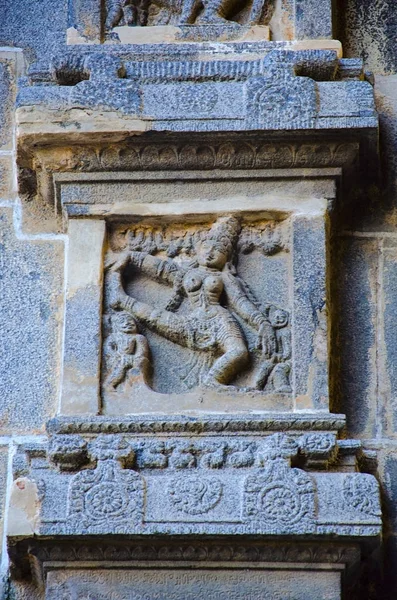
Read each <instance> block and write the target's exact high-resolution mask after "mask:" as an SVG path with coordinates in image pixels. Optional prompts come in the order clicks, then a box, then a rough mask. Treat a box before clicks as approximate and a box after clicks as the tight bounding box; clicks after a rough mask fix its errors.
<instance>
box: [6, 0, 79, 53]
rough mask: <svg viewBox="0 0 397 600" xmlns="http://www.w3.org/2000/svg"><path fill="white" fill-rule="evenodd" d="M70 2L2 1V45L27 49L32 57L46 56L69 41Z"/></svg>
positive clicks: (55, 0)
mask: <svg viewBox="0 0 397 600" xmlns="http://www.w3.org/2000/svg"><path fill="white" fill-rule="evenodd" d="M67 10H68V6H67V2H59V0H43V1H42V2H40V4H38V3H37V2H32V3H30V4H26V2H24V0H12V2H8V1H5V2H1V4H0V45H2V46H13V47H15V48H22V49H24V50H25V53H26V57H27V59H28V60H29V61H32V60H39V59H44V60H45V59H46V58H48V56H50V55H51V54H55V53H56V52H57V51H59V50H61V49H62V48H63V47H64V46H65V45H66V27H67Z"/></svg>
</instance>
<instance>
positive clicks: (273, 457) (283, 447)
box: [243, 434, 315, 533]
mask: <svg viewBox="0 0 397 600" xmlns="http://www.w3.org/2000/svg"><path fill="white" fill-rule="evenodd" d="M295 452H296V447H295V445H294V443H293V441H292V440H290V439H289V438H287V436H283V435H279V434H276V435H275V436H271V438H269V440H268V442H267V444H266V445H265V447H264V448H263V452H262V454H261V462H265V465H266V466H265V468H262V469H257V470H256V472H255V473H254V474H252V475H249V476H248V477H247V479H246V480H245V484H244V499H243V518H245V519H248V520H255V521H260V522H261V524H262V526H263V527H264V528H266V529H269V531H274V530H277V531H278V532H280V533H281V532H289V531H296V530H297V531H311V530H312V529H313V528H314V524H315V521H314V517H315V490H314V482H313V479H312V478H311V477H310V475H308V474H307V473H305V472H304V471H302V470H301V469H295V468H294V469H292V468H291V467H290V457H291V456H293V455H294V453H295Z"/></svg>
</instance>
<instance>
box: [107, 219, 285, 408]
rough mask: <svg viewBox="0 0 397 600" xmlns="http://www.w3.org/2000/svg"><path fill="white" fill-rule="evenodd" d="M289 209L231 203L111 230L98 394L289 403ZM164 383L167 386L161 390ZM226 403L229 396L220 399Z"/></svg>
mask: <svg viewBox="0 0 397 600" xmlns="http://www.w3.org/2000/svg"><path fill="white" fill-rule="evenodd" d="M290 230H291V226H290V222H289V220H288V219H285V220H280V221H275V220H260V219H259V220H258V219H254V220H252V218H251V219H250V220H247V219H245V220H244V219H242V218H241V217H238V216H235V215H228V216H222V217H218V218H212V219H211V220H209V221H205V222H201V223H197V224H190V225H188V226H186V224H184V223H179V224H178V223H172V222H170V223H168V224H166V225H164V224H161V223H159V222H157V223H154V224H153V223H150V222H145V221H142V222H140V223H139V224H136V225H132V226H126V225H114V226H112V227H111V228H110V230H109V248H108V252H107V255H106V267H105V268H106V275H105V306H104V319H103V328H104V344H103V371H102V397H103V401H104V404H105V406H106V408H109V410H110V411H112V410H116V411H117V408H116V407H117V406H119V407H120V409H121V406H124V407H125V408H127V411H129V412H130V411H132V412H134V409H136V408H137V407H139V404H140V403H141V402H142V394H143V393H144V394H145V397H146V398H147V399H148V403H149V404H150V400H149V399H152V401H154V402H155V403H157V405H158V408H159V409H160V408H161V406H162V405H163V407H164V406H167V403H168V404H169V408H171V404H175V402H178V400H177V397H178V396H179V395H181V394H183V402H184V406H186V407H188V406H189V404H190V407H191V408H198V407H199V406H200V403H201V404H202V403H204V405H205V407H206V408H217V407H218V408H219V406H221V405H222V404H224V403H225V402H227V401H228V400H229V399H230V396H233V397H234V399H235V401H238V399H239V398H240V402H241V401H242V402H243V403H244V402H246V401H247V398H249V399H250V400H249V401H251V404H252V405H255V406H257V407H258V408H261V407H262V408H265V407H266V404H264V402H265V399H266V400H267V403H268V404H267V406H268V405H269V402H273V403H275V404H280V403H281V404H284V405H286V406H289V405H290V398H291V394H292V387H291V379H292V372H291V358H292V346H291V316H290V315H291V298H290V290H289V272H290V270H291V256H290V251H289V245H290V241H289V240H290ZM161 395H162V396H161ZM224 408H226V406H224Z"/></svg>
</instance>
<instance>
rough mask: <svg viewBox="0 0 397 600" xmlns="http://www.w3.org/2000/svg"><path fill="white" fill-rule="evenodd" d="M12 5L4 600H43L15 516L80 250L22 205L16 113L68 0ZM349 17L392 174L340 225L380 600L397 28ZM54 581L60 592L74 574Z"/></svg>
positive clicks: (47, 218) (45, 414)
mask: <svg viewBox="0 0 397 600" xmlns="http://www.w3.org/2000/svg"><path fill="white" fill-rule="evenodd" d="M0 4H2V6H0V46H2V48H0V238H1V240H0V315H1V316H0V358H1V366H0V392H1V393H0V517H2V518H1V521H0V523H1V525H0V533H1V536H2V537H1V539H2V543H1V551H2V552H1V555H2V558H1V577H2V584H1V585H2V591H1V592H0V597H1V598H3V597H4V598H7V599H8V598H10V599H14V598H15V599H16V600H22V599H26V600H36V598H37V599H41V598H42V594H41V592H40V590H39V589H38V588H37V586H35V585H33V584H32V583H30V582H28V581H24V580H23V579H22V580H21V579H18V578H17V577H13V576H10V571H9V565H10V562H9V557H8V553H7V541H6V530H7V528H8V527H9V525H10V524H9V523H8V520H9V518H10V514H7V511H6V510H5V507H6V504H8V503H9V501H10V497H11V485H12V473H11V467H12V463H13V461H14V462H15V457H16V456H17V455H18V449H19V447H20V446H21V445H22V446H29V445H34V444H37V443H40V442H43V441H44V440H45V435H46V431H45V426H46V423H47V421H48V420H49V419H50V418H51V417H54V416H55V415H56V414H57V413H59V406H60V403H61V370H62V361H63V356H62V353H61V341H62V336H63V333H64V291H65V272H64V271H65V252H67V250H68V238H67V235H65V233H63V232H62V230H61V225H60V223H59V222H55V224H54V219H53V212H52V211H53V207H52V206H45V205H42V206H41V205H37V204H35V203H34V201H33V200H32V199H31V198H29V194H24V193H23V192H24V190H23V189H21V188H20V190H19V194H20V195H18V191H17V157H16V141H15V118H16V117H15V100H16V93H17V79H18V78H20V77H22V76H23V75H24V74H26V72H27V69H28V67H29V65H31V64H32V63H33V62H34V61H39V62H40V61H43V62H44V60H45V58H46V56H47V55H48V54H51V53H54V54H56V53H59V52H62V51H63V50H65V49H66V30H67V28H68V7H67V2H66V1H65V0H64V1H63V2H59V1H58V2H54V1H52V0H48V1H44V0H40V2H33V3H30V4H28V3H26V2H19V1H16V0H6V1H5V2H3V3H0ZM339 4H340V6H337V7H336V9H337V11H336V12H337V22H336V33H334V37H335V38H338V39H340V40H341V41H342V45H343V49H344V57H346V58H357V57H361V58H362V59H363V60H364V65H365V69H366V70H368V72H371V73H367V77H368V79H369V80H372V78H373V80H374V82H375V87H374V90H375V97H376V103H377V104H376V106H377V110H378V113H379V117H380V139H379V144H380V157H381V161H380V165H379V171H376V172H375V173H371V176H370V178H367V179H366V180H363V181H362V185H360V181H357V180H356V181H355V184H354V187H353V188H350V189H349V190H348V193H349V195H350V198H349V202H346V204H343V205H342V206H341V207H340V209H338V212H337V215H336V216H335V222H334V223H333V228H332V231H333V237H332V240H331V249H330V256H329V257H328V258H329V263H330V269H331V273H332V276H331V278H330V283H329V285H330V292H329V293H330V298H331V306H330V312H331V314H332V329H331V331H330V334H329V340H330V341H329V344H330V346H329V354H330V405H331V410H332V411H333V412H334V413H343V414H346V416H347V428H346V437H348V438H349V439H356V440H361V441H362V442H363V448H364V453H363V455H364V456H365V461H366V462H367V470H369V471H371V469H372V472H373V473H374V474H375V475H376V477H377V478H378V480H379V482H380V486H381V494H382V510H383V517H382V518H383V541H382V546H381V548H380V549H379V551H378V552H377V553H376V554H375V555H372V556H371V557H370V558H368V561H367V563H364V564H362V565H361V569H362V573H361V576H360V583H359V584H358V583H357V584H356V586H355V593H357V598H368V599H371V600H375V599H376V600H380V599H383V598H384V599H386V598H391V597H393V595H395V594H396V593H397V569H396V565H397V510H396V508H395V507H396V506H397V416H396V415H397V366H396V354H397V351H396V335H395V333H397V310H396V309H397V233H396V225H397V220H396V214H397V213H396V211H397V56H396V47H395V34H396V28H397V17H396V11H395V7H394V6H393V4H394V2H393V0H389V1H387V0H383V2H382V1H376V2H373V1H371V0H368V1H366V2H363V1H362V0H348V1H346V2H340V3H339ZM275 35H276V33H275ZM370 143H371V144H374V145H376V140H372V141H371V142H370ZM375 150H376V149H375ZM18 160H19V164H21V159H18ZM22 162H23V161H22ZM347 177H348V175H347ZM23 181H24V182H28V181H29V174H28V173H27V174H26V177H25V179H23ZM375 457H377V463H376V460H375ZM363 460H364V459H363ZM368 465H369V467H368ZM21 485H22V484H21ZM32 498H33V499H32V506H34V502H35V499H34V497H32ZM22 508H24V507H22ZM32 510H33V511H34V509H33V508H32ZM22 513H23V510H22V509H21V514H22ZM11 517H13V518H15V519H16V520H17V521H18V518H19V517H18V514H17V515H16V516H15V514H13V515H11ZM218 573H219V575H218V577H220V578H222V576H223V572H222V571H219V572H218ZM117 576H118V575H117ZM52 577H53V579H54V581H55V582H56V584H57V585H60V584H61V583H62V581H61V580H62V575H59V577H60V579H59V582H57V580H56V577H57V576H55V575H52ZM120 577H121V579H122V575H120ZM258 577H259V575H258ZM331 577H332V575H330V578H331ZM187 579H189V577H188V578H187ZM322 581H323V580H322ZM193 584H194V582H193V583H192V582H191V581H190V580H189V581H187V584H186V585H188V586H189V585H193ZM141 585H142V586H143V588H144V589H146V588H145V586H147V585H148V584H147V582H146V579H145V576H144V575H142V584H141ZM305 585H306V584H305V583H302V589H304V586H305ZM322 585H324V590H325V591H324V594H326V593H327V590H326V589H325V588H326V586H327V585H328V583H327V582H325V583H322ZM358 586H360V587H358ZM50 593H51V592H50ZM52 593H53V594H54V593H55V592H52ZM246 593H249V592H246ZM310 593H313V592H310ZM49 597H51V598H56V597H57V596H56V595H53V596H49ZM313 598H314V596H313Z"/></svg>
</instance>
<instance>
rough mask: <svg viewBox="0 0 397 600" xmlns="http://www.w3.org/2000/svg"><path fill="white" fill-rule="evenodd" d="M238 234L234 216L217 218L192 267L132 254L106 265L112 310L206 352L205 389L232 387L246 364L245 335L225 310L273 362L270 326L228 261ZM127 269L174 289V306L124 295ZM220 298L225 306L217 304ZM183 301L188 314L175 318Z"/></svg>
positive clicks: (274, 346)
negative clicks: (252, 333) (243, 324)
mask: <svg viewBox="0 0 397 600" xmlns="http://www.w3.org/2000/svg"><path fill="white" fill-rule="evenodd" d="M239 233H240V223H239V221H238V220H237V219H236V218H234V217H223V218H219V219H218V220H217V222H216V223H215V224H214V225H213V226H212V228H211V229H210V230H209V232H208V233H207V235H206V236H205V238H204V239H201V240H199V241H198V242H196V243H195V252H196V263H195V264H194V265H193V266H192V265H191V264H190V265H188V266H184V265H183V264H182V265H181V264H180V263H178V262H176V261H175V260H172V259H162V258H159V257H156V256H152V255H150V254H147V253H144V252H138V251H134V250H132V251H127V252H125V253H124V254H123V256H122V257H121V258H120V259H119V260H118V261H117V262H115V263H114V264H113V265H112V266H110V271H111V272H110V276H109V285H110V288H111V298H112V299H111V304H112V306H113V308H118V309H122V310H125V311H128V312H130V313H131V314H132V315H133V316H134V318H135V319H137V321H138V322H141V323H143V324H144V325H146V326H147V327H149V328H150V329H152V330H153V331H155V332H157V333H158V334H160V335H161V336H163V337H165V338H167V339H168V340H171V341H173V342H175V343H177V344H179V345H181V346H184V347H187V348H190V349H192V350H195V351H199V352H200V351H201V353H204V354H205V353H207V355H208V354H209V355H210V357H211V360H210V364H211V365H212V366H210V368H209V371H208V372H207V373H206V375H205V376H204V377H201V381H202V382H203V383H205V384H207V385H219V384H221V385H227V384H230V383H231V382H232V380H233V379H234V378H235V377H236V376H237V374H238V373H239V372H241V371H242V370H243V369H244V368H245V366H246V365H247V363H248V360H249V352H248V347H247V342H246V340H245V337H244V334H243V332H242V330H241V328H240V326H239V324H238V322H237V320H236V319H235V318H234V316H233V315H232V313H231V312H230V310H229V309H231V310H233V311H234V312H235V313H236V314H237V315H239V316H240V318H242V319H243V320H244V321H245V322H246V323H247V324H248V325H250V326H251V327H252V328H253V329H255V330H256V332H257V335H258V338H259V340H260V344H261V347H262V351H263V354H264V356H266V357H268V358H271V357H272V356H273V354H274V353H275V352H276V350H277V341H276V336H275V333H274V329H273V327H272V326H271V324H270V323H269V321H268V318H267V317H266V316H265V315H264V314H263V313H262V312H261V311H260V310H259V309H258V307H257V306H256V305H255V303H254V302H253V301H252V300H251V299H250V297H249V293H248V290H247V289H246V287H245V285H244V283H243V282H242V281H241V280H240V279H239V278H238V277H237V275H236V273H235V269H234V266H233V264H232V262H231V261H232V256H233V251H234V248H235V246H236V244H237V240H238V236H239ZM129 265H132V266H133V267H135V268H136V269H137V270H138V271H140V272H141V273H145V274H146V275H147V276H149V277H151V278H153V279H156V280H158V281H162V282H165V283H167V284H169V285H172V286H173V287H174V290H175V295H174V299H173V302H172V303H171V304H172V306H170V305H169V306H168V308H166V309H158V308H155V307H154V306H151V305H149V304H147V303H145V302H141V301H139V300H137V299H135V298H132V297H131V296H129V295H127V294H126V292H125V290H124V288H123V283H122V276H123V273H124V271H125V269H126V268H127V267H128V266H129ZM221 296H222V299H223V298H224V299H225V304H226V307H224V306H222V305H221ZM183 298H187V299H188V301H189V304H190V312H189V314H186V315H185V314H183V315H182V314H176V313H175V312H173V311H175V310H177V309H178V308H179V306H180V305H181V303H182V301H183Z"/></svg>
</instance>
